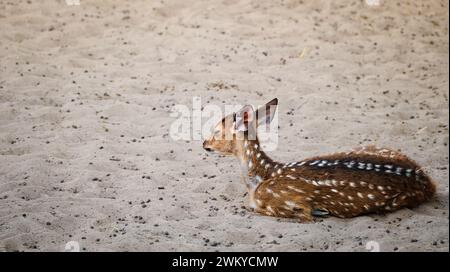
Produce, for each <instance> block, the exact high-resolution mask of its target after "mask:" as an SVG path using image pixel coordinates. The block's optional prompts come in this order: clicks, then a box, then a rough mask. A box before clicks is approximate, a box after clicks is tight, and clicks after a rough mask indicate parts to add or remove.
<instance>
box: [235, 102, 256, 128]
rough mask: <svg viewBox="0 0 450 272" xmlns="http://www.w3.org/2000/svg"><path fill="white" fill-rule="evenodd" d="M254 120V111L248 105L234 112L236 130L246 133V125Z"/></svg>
mask: <svg viewBox="0 0 450 272" xmlns="http://www.w3.org/2000/svg"><path fill="white" fill-rule="evenodd" d="M253 120H255V111H254V110H253V107H252V106H250V105H245V106H244V107H243V108H242V109H241V110H239V111H238V112H236V130H237V131H242V132H244V131H247V130H248V125H249V124H250V123H252V122H253Z"/></svg>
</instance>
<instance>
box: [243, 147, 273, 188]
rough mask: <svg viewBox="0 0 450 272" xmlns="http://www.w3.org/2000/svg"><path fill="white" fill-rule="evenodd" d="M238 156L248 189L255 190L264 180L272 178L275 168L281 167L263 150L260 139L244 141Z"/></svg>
mask: <svg viewBox="0 0 450 272" xmlns="http://www.w3.org/2000/svg"><path fill="white" fill-rule="evenodd" d="M237 156H238V158H239V160H240V164H241V172H242V173H241V174H242V177H243V179H244V182H245V183H246V185H247V187H248V188H254V187H255V186H257V185H258V184H259V183H260V182H261V181H262V180H264V179H266V178H268V177H270V174H271V173H272V172H273V171H274V168H279V167H281V164H279V163H277V162H274V161H273V160H272V159H271V158H270V157H269V156H268V155H267V154H266V153H265V152H264V151H263V150H262V149H261V146H260V144H259V140H258V138H256V139H255V140H244V141H242V143H241V146H240V147H239V148H238V154H237ZM275 171H276V170H275Z"/></svg>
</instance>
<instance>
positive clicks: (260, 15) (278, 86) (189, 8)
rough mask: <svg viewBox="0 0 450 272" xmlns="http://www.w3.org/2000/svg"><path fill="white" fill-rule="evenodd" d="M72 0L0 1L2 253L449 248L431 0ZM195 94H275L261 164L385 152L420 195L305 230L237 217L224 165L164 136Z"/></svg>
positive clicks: (231, 169)
mask: <svg viewBox="0 0 450 272" xmlns="http://www.w3.org/2000/svg"><path fill="white" fill-rule="evenodd" d="M80 2H81V5H80V6H69V5H67V4H66V3H65V2H64V1H62V0H61V1H60V0H58V1H55V0H49V1H36V0H29V1H0V60H1V63H0V250H1V251H16V250H19V251H41V250H50V251H62V250H64V248H65V244H66V243H67V242H68V241H77V242H78V243H79V244H80V246H81V250H85V251H215V250H221V251H322V250H327V251H366V250H367V249H366V244H367V243H368V242H370V241H375V242H376V243H378V245H379V246H380V250H382V251H448V250H449V218H448V215H449V211H448V209H449V206H448V191H449V183H448V173H449V172H448V167H449V165H448V155H449V154H448V142H449V131H448V124H449V120H448V113H449V112H448V108H447V105H448V103H449V102H448V91H449V89H448V84H449V80H448V76H449V70H448V57H449V56H448V50H449V47H448V27H447V26H448V1H445V0H442V1H424V2H423V3H422V1H409V2H406V1H382V2H381V5H379V6H370V5H367V4H366V2H365V1H355V0H353V1H259V0H258V1H256V0H254V1H251V0H242V1H234V0H225V1H195V2H194V1H192V2H191V1H184V0H179V1H166V0H164V1H89V0H81V1H80ZM369 2H370V1H369ZM372 2H376V1H372ZM194 96H199V97H201V99H202V103H203V104H204V105H206V104H208V103H210V104H217V105H224V104H243V103H253V104H256V105H257V104H262V103H263V102H265V101H268V100H270V99H271V98H273V97H278V98H279V101H280V106H279V124H280V138H279V147H278V149H277V150H276V151H274V152H271V153H270V154H271V155H272V156H273V157H274V158H276V159H279V160H281V161H297V160H301V159H302V158H305V157H308V156H312V155H318V154H324V153H329V152H335V151H345V150H349V149H351V148H353V147H356V146H360V145H367V144H376V145H379V146H387V147H392V148H395V149H400V150H402V152H404V153H406V154H407V155H409V156H410V157H411V158H413V159H415V160H416V161H418V162H419V163H420V164H422V165H423V166H424V167H425V169H426V171H427V172H428V173H429V174H430V175H431V176H432V177H433V178H434V179H435V180H436V182H437V183H438V192H437V195H436V198H435V199H434V200H433V201H431V202H429V203H427V204H424V205H422V206H420V207H418V208H416V209H414V210H408V209H404V210H401V211H398V212H395V213H393V214H389V215H385V216H382V215H371V216H362V217H358V218H354V219H346V220H343V219H337V218H328V219H324V220H317V221H316V222H314V223H310V224H299V223H297V222H294V221H290V220H284V219H276V218H271V217H265V216H260V215H257V214H254V213H252V212H249V211H247V210H246V209H245V207H244V206H245V205H247V198H246V195H245V187H244V184H243V183H242V182H241V181H240V178H239V172H238V171H237V170H236V169H238V163H237V161H236V160H235V159H233V158H228V157H227V158H224V157H219V156H216V155H212V154H211V155H209V154H205V152H204V151H203V149H202V146H201V142H200V141H174V140H173V139H172V138H171V137H170V135H169V127H170V125H171V123H172V122H173V121H174V118H173V117H171V116H170V112H171V109H172V107H173V106H174V105H176V104H185V105H188V106H189V107H191V106H192V98H193V97H194ZM369 244H370V243H369Z"/></svg>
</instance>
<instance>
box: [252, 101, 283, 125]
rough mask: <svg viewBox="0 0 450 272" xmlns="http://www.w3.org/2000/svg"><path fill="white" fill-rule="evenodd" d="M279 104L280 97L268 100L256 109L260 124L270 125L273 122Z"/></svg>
mask: <svg viewBox="0 0 450 272" xmlns="http://www.w3.org/2000/svg"><path fill="white" fill-rule="evenodd" d="M277 106H278V98H274V99H272V100H270V101H269V102H267V103H266V104H265V105H264V106H262V107H260V108H259V109H258V110H257V111H256V118H257V119H258V125H260V126H261V125H269V124H270V122H272V120H273V117H274V116H275V112H276V110H277Z"/></svg>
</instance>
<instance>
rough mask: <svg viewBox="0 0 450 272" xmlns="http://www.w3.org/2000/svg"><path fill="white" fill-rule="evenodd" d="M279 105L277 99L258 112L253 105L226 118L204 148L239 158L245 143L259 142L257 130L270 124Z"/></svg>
mask: <svg viewBox="0 0 450 272" xmlns="http://www.w3.org/2000/svg"><path fill="white" fill-rule="evenodd" d="M277 105H278V99H277V98H275V99H272V100H271V101H270V102H268V103H267V104H265V105H264V106H262V107H260V108H259V109H258V110H256V111H255V110H254V109H253V107H252V106H251V105H245V106H244V107H242V109H240V110H239V111H237V112H235V113H232V114H230V115H228V116H225V118H223V119H222V120H221V121H220V122H219V123H218V124H217V125H216V126H215V127H214V130H213V134H212V136H211V137H210V138H209V139H207V140H205V141H204V142H203V148H204V149H205V150H206V151H216V152H219V153H221V154H224V155H236V156H239V155H240V153H241V151H242V148H241V147H242V146H243V145H244V142H245V141H258V139H257V135H256V134H257V133H256V132H257V128H258V127H259V126H262V125H269V124H270V122H271V121H272V119H273V117H274V115H275V111H276V107H277Z"/></svg>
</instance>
